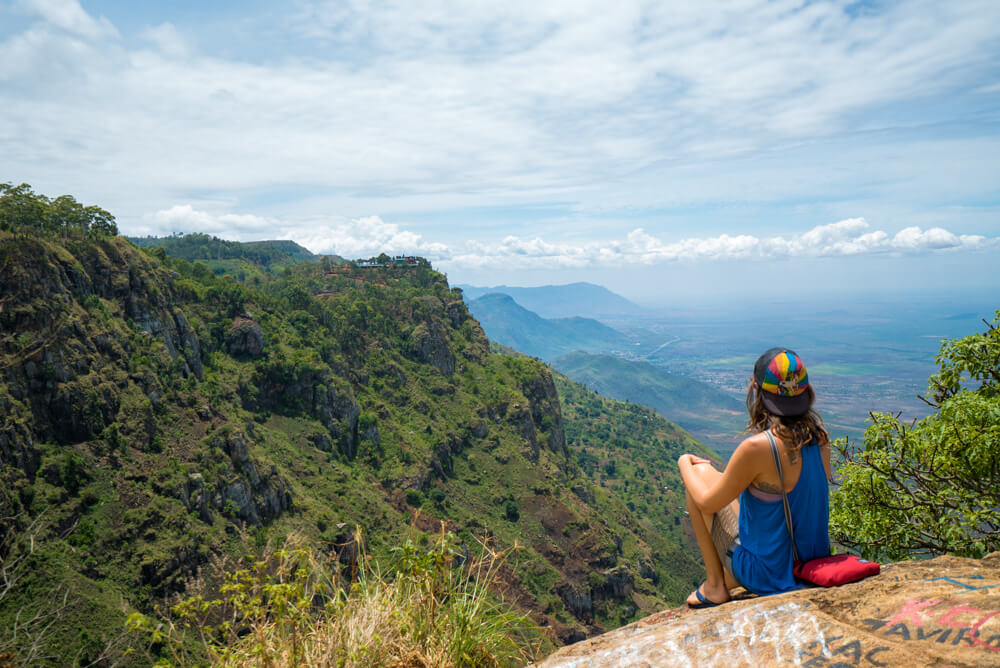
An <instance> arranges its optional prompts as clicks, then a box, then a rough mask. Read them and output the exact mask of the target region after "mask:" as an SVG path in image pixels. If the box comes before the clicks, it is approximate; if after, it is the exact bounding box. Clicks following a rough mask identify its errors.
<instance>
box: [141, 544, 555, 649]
mask: <svg viewBox="0 0 1000 668" xmlns="http://www.w3.org/2000/svg"><path fill="white" fill-rule="evenodd" d="M359 536H360V532H358V533H356V534H355V536H354V543H355V544H361V543H362V541H360V540H359ZM510 552H511V550H510V549H508V550H506V551H503V552H498V551H496V550H493V549H491V548H489V547H488V546H486V548H485V550H484V556H482V557H476V558H474V559H472V560H468V559H465V558H464V557H463V553H462V551H461V550H460V549H459V545H458V542H457V540H456V538H455V536H454V535H453V534H451V533H447V532H445V531H444V528H443V526H442V529H441V531H440V533H439V534H438V535H437V536H436V537H435V539H434V542H433V543H432V544H431V545H430V546H428V547H427V548H419V547H418V546H417V545H415V544H414V543H413V541H411V540H407V541H406V542H404V543H403V545H402V546H401V547H398V548H395V549H394V550H393V559H392V561H393V565H392V568H390V569H387V571H386V572H385V573H383V571H382V570H381V569H380V567H379V566H378V564H376V563H372V562H369V561H368V560H366V559H364V558H363V555H362V558H361V559H359V561H358V567H357V569H356V570H345V571H344V572H338V571H337V570H333V571H331V570H330V568H329V567H328V566H327V565H326V564H324V563H323V559H322V557H321V555H318V554H316V553H315V552H313V551H312V550H311V549H310V548H309V547H308V546H304V545H303V544H302V542H301V541H296V540H295V539H289V540H288V541H286V544H285V546H284V547H283V548H282V549H281V550H277V551H275V552H273V553H269V554H266V555H264V556H263V557H262V558H260V559H259V560H257V561H256V562H254V563H253V565H252V567H251V568H248V569H244V570H240V571H237V572H235V573H230V574H228V575H227V578H226V580H227V582H226V584H224V585H223V586H222V587H221V591H220V593H221V597H220V598H215V599H209V600H206V599H205V598H204V597H202V596H194V597H191V598H188V599H185V600H183V601H181V602H180V603H178V604H176V605H174V606H173V608H172V609H171V613H172V617H171V620H169V621H168V622H167V623H166V624H164V623H163V622H160V621H159V620H157V619H155V618H151V617H149V616H147V615H143V614H141V613H133V614H132V615H131V616H130V618H129V621H128V627H129V629H130V631H132V632H133V633H135V634H137V635H138V636H140V637H142V638H144V639H145V640H146V645H145V648H144V649H145V652H144V653H145V655H146V657H147V659H148V660H149V662H150V663H153V662H154V661H159V662H160V663H166V664H168V665H173V666H190V665H201V664H202V663H203V662H204V661H205V659H206V657H207V658H208V659H209V660H210V661H211V663H212V664H213V665H216V666H233V667H238V666H246V665H251V664H254V665H266V666H273V667H274V668H279V667H287V668H296V667H298V666H343V667H345V668H350V667H352V666H359V667H360V666H364V667H367V666H400V665H406V666H462V667H479V666H517V665H524V664H525V663H527V662H530V661H532V660H534V659H536V658H538V657H537V654H538V650H539V648H540V647H541V646H542V645H541V637H540V635H539V633H538V629H537V628H536V627H535V626H534V625H533V624H532V623H531V621H530V620H529V619H528V617H527V616H526V615H524V614H522V613H518V612H516V611H515V610H514V609H513V608H511V607H510V606H509V605H508V604H505V603H504V602H503V600H502V599H498V598H497V596H496V595H495V594H494V592H495V591H496V590H497V589H499V585H500V582H499V577H500V569H501V566H502V565H503V563H504V561H505V560H506V559H507V558H508V556H509V555H510ZM192 637H197V638H200V642H197V643H192V642H191V638H192ZM164 655H166V656H167V657H169V658H165V657H164ZM157 665H159V664H157Z"/></svg>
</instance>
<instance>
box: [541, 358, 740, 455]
mask: <svg viewBox="0 0 1000 668" xmlns="http://www.w3.org/2000/svg"><path fill="white" fill-rule="evenodd" d="M552 366H554V367H555V368H556V369H558V370H559V371H560V372H562V373H564V374H566V375H567V376H569V377H570V378H572V379H573V380H575V381H577V382H579V383H583V384H584V385H586V386H587V387H589V388H590V389H592V390H593V391H595V392H597V393H599V394H602V395H604V396H606V397H612V398H614V399H618V400H620V401H630V402H632V403H636V404H642V405H643V406H649V407H650V408H652V409H654V410H655V411H657V412H658V413H659V414H660V415H663V416H664V417H666V418H668V419H670V420H673V421H674V422H676V423H677V424H679V425H680V426H682V427H684V429H687V430H688V431H689V432H691V433H692V434H694V435H695V436H696V437H697V438H698V439H699V440H701V441H702V442H703V443H709V444H711V445H712V447H713V448H714V449H715V450H716V451H720V452H722V451H726V450H732V449H734V448H735V447H736V445H738V443H739V435H740V434H741V432H742V431H743V427H744V426H745V425H746V408H745V407H744V405H743V403H742V402H741V401H740V400H739V399H736V398H734V397H733V396H731V395H730V394H727V393H726V392H723V391H722V390H720V389H718V388H716V387H715V386H713V385H709V384H708V383H703V382H700V381H697V380H695V379H693V378H688V377H685V376H678V375H675V374H672V373H669V372H667V371H665V370H663V369H661V368H660V367H657V366H655V365H653V364H649V363H648V362H634V361H630V360H626V359H622V358H620V357H613V356H611V355H590V354H587V353H580V352H576V353H570V354H569V355H564V356H563V357H559V358H557V359H555V360H553V362H552Z"/></svg>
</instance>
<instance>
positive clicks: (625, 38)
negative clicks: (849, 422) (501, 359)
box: [0, 0, 1000, 304]
mask: <svg viewBox="0 0 1000 668" xmlns="http://www.w3.org/2000/svg"><path fill="white" fill-rule="evenodd" d="M998 174H1000V3H998V2H996V0H962V1H961V2H940V0H933V1H925V0H912V1H899V2H867V1H863V2H846V1H830V2H802V1H784V0H779V1H774V2H763V1H760V0H730V1H722V2H710V3H695V2H661V1H656V2H645V1H640V0H617V1H615V2H590V1H588V0H572V1H568V0H567V1H562V0H550V1H548V2H537V0H532V1H528V0H507V1H506V2H494V1H489V2H487V1H485V0H482V1H481V0H406V1H387V2H369V1H366V0H336V1H325V0H321V1H314V2H313V1H305V0H288V1H286V2H283V3H273V2H260V1H258V0H245V1H242V2H191V1H188V0H181V1H178V2H170V3H143V2H112V1H110V0H93V1H87V0H83V1H78V0H12V1H11V0H0V182H10V183H15V184H16V183H21V182H27V183H29V184H31V185H32V187H33V188H34V189H35V190H36V192H40V193H43V194H46V195H50V196H57V195H61V194H71V195H73V196H75V197H76V198H77V199H78V200H80V201H82V202H84V203H85V204H97V205H99V206H102V207H103V208H105V209H107V210H109V211H111V212H112V213H113V214H114V215H115V216H116V217H117V219H118V224H119V228H120V230H121V231H122V232H123V233H124V234H129V235H139V236H142V235H148V234H152V235H166V234H171V233H186V232H205V233H209V234H214V235H217V236H219V237H222V238H226V239H239V240H256V239H274V238H280V239H294V240H295V241H297V242H299V243H301V244H302V245H304V246H306V247H307V248H309V249H310V250H312V251H314V252H317V253H336V254H338V255H341V256H344V257H347V258H361V257H369V256H372V255H377V254H378V253H381V252H387V253H389V254H419V255H422V256H424V257H427V258H428V259H430V260H431V261H432V263H433V264H434V266H435V267H436V268H438V269H439V270H441V271H443V272H446V273H447V275H448V278H449V280H450V281H451V282H452V283H468V284H475V285H499V284H505V285H541V284H560V283H569V282H574V281H581V280H585V281H590V282H593V283H599V284H602V285H605V286H607V287H609V288H611V289H613V290H615V291H616V292H619V293H620V294H623V295H625V296H626V297H629V298H631V299H633V300H635V301H638V302H640V303H648V304H656V303H660V304H664V303H669V302H671V301H672V300H681V299H685V300H694V301H697V300H702V299H704V300H711V299H717V298H740V299H746V298H748V297H754V296H759V295H763V294H770V295H774V294H779V295H783V296H797V297H805V298H808V297H809V296H811V295H816V294H822V295H828V294H829V295H833V294H837V295H851V294H869V295H875V296H890V295H895V294H903V293H907V294H925V295H929V296H933V297H934V298H941V299H948V298H950V297H951V296H954V295H959V294H966V293H972V292H978V293H981V294H985V295H992V294H994V293H995V292H996V289H997V288H1000V279H998V278H997V276H998V275H1000V272H997V271H995V269H994V266H995V265H996V264H997V261H998V259H1000V178H998Z"/></svg>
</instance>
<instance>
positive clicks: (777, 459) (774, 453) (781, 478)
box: [764, 429, 802, 566]
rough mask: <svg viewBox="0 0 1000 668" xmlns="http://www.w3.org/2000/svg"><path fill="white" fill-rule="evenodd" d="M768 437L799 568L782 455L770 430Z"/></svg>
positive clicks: (767, 432) (797, 563)
mask: <svg viewBox="0 0 1000 668" xmlns="http://www.w3.org/2000/svg"><path fill="white" fill-rule="evenodd" d="M764 435H765V436H767V440H768V441H769V442H770V443H771V456H773V457H774V468H776V469H778V487H780V488H781V501H782V503H783V504H784V506H785V526H786V527H788V535H789V536H791V538H792V557H793V558H794V559H795V565H796V566H798V565H799V564H800V563H802V560H801V559H799V551H798V549H796V547H795V529H793V528H792V509H791V508H790V507H789V506H788V494H786V493H785V476H784V475H783V474H782V471H781V455H779V454H778V445H777V444H776V443H775V442H774V436H772V435H771V430H770V429H768V430H767V431H765V432H764Z"/></svg>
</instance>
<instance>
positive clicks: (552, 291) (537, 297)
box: [457, 283, 643, 318]
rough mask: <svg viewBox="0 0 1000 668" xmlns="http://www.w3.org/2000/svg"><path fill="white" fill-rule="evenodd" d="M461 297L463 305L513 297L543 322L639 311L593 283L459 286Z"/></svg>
mask: <svg viewBox="0 0 1000 668" xmlns="http://www.w3.org/2000/svg"><path fill="white" fill-rule="evenodd" d="M457 287H460V288H461V289H462V291H463V292H464V293H465V299H466V301H467V302H468V301H472V300H475V299H479V298H480V297H482V296H484V295H487V294H490V293H502V294H505V295H510V296H511V297H513V298H514V299H515V300H516V301H517V303H518V304H520V305H521V306H523V307H524V308H526V309H528V310H529V311H534V312H535V313H537V314H538V315H540V316H541V317H543V318H570V317H574V316H585V317H590V318H600V317H602V316H622V315H631V314H638V313H641V312H642V311H643V309H642V307H640V306H638V305H636V304H633V303H632V302H630V301H629V300H627V299H625V298H624V297H622V296H621V295H619V294H615V293H614V292H611V291H610V290H608V289H607V288H605V287H602V286H600V285H594V284H593V283H570V284H568V285H543V286H539V287H535V288H517V287H510V286H506V285H498V286H496V287H492V288H482V287H477V286H474V285H459V286H457Z"/></svg>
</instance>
